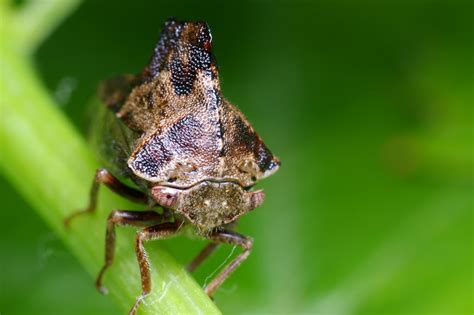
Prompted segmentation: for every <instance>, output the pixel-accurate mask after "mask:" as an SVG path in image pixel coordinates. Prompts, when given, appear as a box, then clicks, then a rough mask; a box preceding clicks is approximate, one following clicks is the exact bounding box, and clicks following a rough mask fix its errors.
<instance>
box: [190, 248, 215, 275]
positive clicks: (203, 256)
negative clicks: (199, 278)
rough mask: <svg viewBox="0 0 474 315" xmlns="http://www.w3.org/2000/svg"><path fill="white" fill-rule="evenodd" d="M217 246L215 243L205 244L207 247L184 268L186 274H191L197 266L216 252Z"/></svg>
mask: <svg viewBox="0 0 474 315" xmlns="http://www.w3.org/2000/svg"><path fill="white" fill-rule="evenodd" d="M217 246H219V244H217V243H209V244H207V246H206V247H204V248H203V249H202V250H201V251H200V252H199V254H197V256H196V257H194V259H193V260H192V261H191V262H190V263H189V265H188V266H187V267H186V269H187V270H188V272H193V271H194V270H196V268H197V267H199V265H200V264H201V263H202V262H203V261H204V260H205V259H206V258H207V257H209V255H211V254H212V253H213V252H214V251H215V250H216V248H217Z"/></svg>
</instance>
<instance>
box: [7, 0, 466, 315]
mask: <svg viewBox="0 0 474 315" xmlns="http://www.w3.org/2000/svg"><path fill="white" fill-rule="evenodd" d="M45 1H46V0H45ZM18 5H21V1H20V2H19V4H18ZM473 12H474V11H473V2H472V1H383V2H382V1H380V2H378V1H363V2H357V3H356V2H352V1H312V2H310V1H304V2H303V1H296V2H291V1H263V0H262V1H242V2H233V3H224V2H217V1H215V2H209V1H199V2H198V1H175V2H172V1H166V2H164V1H153V2H152V1H147V2H145V1H133V2H120V3H119V2H116V1H89V2H84V3H83V4H82V5H81V6H80V7H79V8H78V10H77V11H76V12H75V13H74V14H73V15H72V16H71V17H69V18H68V19H67V20H66V21H65V22H64V23H63V24H62V25H61V26H60V27H59V28H58V29H57V30H56V31H55V32H54V33H53V34H52V35H51V36H50V37H49V38H48V39H47V41H46V42H45V43H44V44H43V45H42V46H41V47H40V49H39V51H38V52H37V53H36V55H35V61H36V65H37V68H38V70H39V73H40V75H41V77H42V78H43V80H44V82H45V84H46V85H47V87H48V89H49V90H50V92H51V94H52V95H54V97H55V98H56V100H57V102H58V104H60V105H61V110H63V111H64V112H65V114H66V115H67V116H68V117H69V118H70V119H71V120H72V121H73V122H74V124H75V125H76V127H77V128H78V129H79V130H81V131H82V132H83V134H84V135H85V136H86V135H87V130H88V121H89V117H90V116H88V115H90V112H91V111H90V109H89V108H88V106H87V104H88V103H89V101H90V99H91V98H92V97H93V96H94V94H95V90H96V86H97V84H98V82H100V81H101V80H102V79H105V78H108V77H110V76H113V75H116V74H122V73H137V72H139V71H141V69H142V68H143V67H144V65H145V64H146V62H147V61H148V58H149V57H150V55H151V53H152V50H153V48H154V45H155V42H156V41H157V39H158V34H159V32H160V28H161V24H162V23H163V22H164V21H165V20H166V19H167V18H168V17H169V16H174V17H176V18H178V19H191V20H204V21H206V22H207V23H208V24H209V25H210V27H211V29H212V33H213V47H214V53H215V56H216V59H217V62H218V65H219V68H220V77H221V83H222V88H223V92H224V95H225V96H226V97H227V98H228V99H229V100H230V101H231V102H233V103H234V104H236V105H237V106H238V107H239V108H240V109H241V110H242V111H243V112H244V113H245V114H246V115H247V117H248V118H249V120H250V121H251V122H252V123H253V125H254V127H255V129H256V130H257V131H258V132H259V133H260V135H261V136H262V138H263V139H264V140H265V142H266V143H267V145H268V146H269V147H270V148H271V150H272V151H273V152H274V153H275V154H276V155H278V156H279V157H280V158H281V160H282V167H281V169H280V171H279V172H278V173H276V174H275V175H274V176H273V177H271V178H269V179H267V180H265V181H263V182H262V183H260V184H259V185H258V187H260V188H264V189H265V191H266V193H267V199H266V202H265V203H264V205H263V206H262V207H261V208H259V209H258V210H256V211H254V212H252V213H250V214H248V215H247V216H245V217H244V218H243V219H242V220H241V222H240V225H239V227H238V231H240V232H241V233H244V234H247V235H250V236H252V237H254V239H255V247H254V251H253V253H252V255H251V256H250V258H249V259H248V260H247V261H246V262H245V264H243V265H242V267H241V268H240V269H238V271H237V272H236V273H235V274H234V275H233V276H232V277H231V278H230V279H229V280H228V281H226V282H225V284H224V285H223V287H222V289H221V290H220V291H218V293H217V294H216V295H215V301H216V303H217V305H218V306H219V308H220V309H221V310H222V311H223V312H224V314H472V313H473V312H474V306H473V303H474V302H473V301H474V284H473V283H474V275H473V268H474V267H473V266H474V265H473V256H472V255H473V223H474V221H473V209H474V205H473V196H474V195H473V179H474V173H473V163H474V162H473V155H474V152H473V151H474V150H473V145H474V141H473V140H474V139H473V131H474V129H473V117H474V113H473V105H474V102H473V101H474V100H473V86H474V84H473V83H474V75H473V66H474V65H473V56H474V54H473V53H474V51H473ZM45 123H47V122H45ZM66 145H67V144H66ZM92 176H93V174H92V173H91V178H92ZM65 180H66V179H65ZM45 184H47V183H45ZM65 185H67V182H66V181H65ZM0 187H1V188H0V189H1V190H0V191H1V199H2V204H3V206H2V209H3V210H2V220H0V231H1V232H0V233H1V234H0V235H1V237H0V244H1V249H2V251H1V252H0V261H1V262H2V265H4V266H5V267H4V270H3V272H1V273H0V284H1V287H2V288H1V293H0V294H1V295H0V312H1V313H2V314H8V315H10V314H12V315H13V314H115V313H117V312H118V309H117V307H116V306H115V304H114V302H113V301H112V300H111V299H110V298H109V297H103V296H101V295H99V294H98V293H97V292H96V291H95V288H94V286H93V279H91V277H90V276H89V275H88V274H86V272H85V271H83V270H82V268H81V266H80V265H79V264H78V262H76V260H75V258H74V257H72V256H71V254H69V253H68V251H67V249H66V248H65V247H64V246H63V245H62V243H61V241H60V240H59V239H58V238H57V237H56V236H55V235H54V234H53V233H52V232H51V231H50V230H49V229H48V227H47V226H46V225H45V223H43V221H42V220H41V219H40V218H39V216H38V215H37V214H36V212H35V211H34V210H33V209H31V208H30V206H29V205H28V204H26V203H25V201H24V200H23V199H22V197H21V196H20V195H19V194H18V193H17V192H15V190H14V188H12V187H11V186H10V185H9V184H8V183H7V182H6V180H5V179H4V178H3V177H0ZM84 199H86V196H84ZM104 229H105V224H104ZM130 235H131V234H126V233H124V232H119V234H118V236H119V238H121V237H128V239H127V241H130V242H132V241H133V239H132V238H131V237H130ZM100 241H102V240H100ZM153 246H156V245H155V244H153V245H152V244H150V246H149V247H148V248H150V250H152V248H153ZM158 246H163V247H165V248H167V250H169V251H170V252H171V253H172V254H173V256H175V257H176V259H178V260H179V261H180V262H182V263H183V264H185V263H187V262H188V261H189V260H190V259H191V258H192V257H193V255H194V254H195V253H197V252H198V251H199V249H200V248H201V247H202V246H203V243H202V242H200V241H196V240H189V239H186V238H177V239H173V240H170V241H163V242H161V244H160V245H158ZM231 251H232V248H230V247H225V246H223V247H221V248H220V249H219V251H218V252H217V253H216V254H215V255H214V256H213V257H212V259H210V260H209V261H207V262H206V264H205V265H204V266H203V267H202V268H201V269H199V271H198V272H197V274H196V278H197V280H198V281H199V282H200V283H204V282H205V280H206V278H207V277H208V276H209V275H210V274H211V273H212V272H213V271H214V270H215V269H216V268H217V267H218V266H219V265H220V264H221V262H222V261H223V260H225V259H226V258H227V257H228V255H229V254H230V253H231ZM130 254H132V253H130ZM99 268H100V266H97V270H99ZM110 289H111V290H113V288H110ZM137 294H138V291H137Z"/></svg>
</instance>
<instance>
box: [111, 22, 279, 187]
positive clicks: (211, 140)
mask: <svg viewBox="0 0 474 315" xmlns="http://www.w3.org/2000/svg"><path fill="white" fill-rule="evenodd" d="M130 81H131V82H133V83H134V84H136V82H141V83H140V84H137V85H136V86H135V87H134V88H133V89H131V92H130V94H129V95H128V97H127V98H126V101H125V102H123V106H122V107H121V108H120V110H118V111H117V114H116V115H117V117H118V118H120V119H122V120H123V121H124V122H125V124H126V125H127V126H128V127H129V128H131V129H132V130H134V131H137V132H139V133H141V134H142V137H141V138H140V140H139V141H138V142H137V143H136V145H135V150H134V152H133V153H132V155H131V157H130V159H129V161H128V165H129V167H130V169H131V170H132V171H133V172H134V173H135V175H136V176H138V177H140V178H143V179H145V180H147V181H149V182H155V183H159V184H165V183H172V184H173V185H174V186H176V187H190V186H192V185H194V184H196V183H199V182H201V181H203V180H206V179H214V180H222V181H235V182H237V183H239V184H240V185H242V186H245V187H249V186H252V185H253V184H255V182H256V181H258V180H259V179H261V178H264V177H266V176H268V175H270V174H271V173H273V172H274V171H275V170H276V169H277V168H278V165H279V161H278V159H277V158H276V157H274V156H273V155H272V154H271V152H270V151H269V150H268V148H267V147H266V146H265V144H264V143H263V141H262V140H261V139H260V137H259V136H258V134H257V133H256V132H255V131H254V130H253V128H252V126H251V125H250V124H249V122H248V121H247V119H246V118H245V117H244V115H243V114H242V113H241V112H240V111H239V110H238V109H237V108H236V107H235V106H233V105H232V104H230V103H229V102H228V101H226V100H225V99H224V98H223V96H222V93H221V90H220V83H219V78H218V75H217V70H216V67H215V64H214V58H213V56H212V53H211V35H210V31H209V28H208V26H207V25H206V24H205V23H200V22H197V23H189V22H177V21H174V20H170V21H168V22H167V23H166V24H165V27H164V30H163V32H162V37H161V39H160V41H159V43H158V45H157V48H156V49H155V54H154V56H153V57H152V59H151V63H150V65H149V66H147V67H146V68H145V70H144V71H143V72H142V73H141V74H140V75H138V76H137V77H136V78H135V79H134V80H130ZM106 100H107V101H108V102H109V103H112V102H111V101H110V100H109V98H107V99H106ZM114 104H116V103H114ZM114 106H115V105H114ZM114 108H115V107H114Z"/></svg>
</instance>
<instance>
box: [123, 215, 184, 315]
mask: <svg viewBox="0 0 474 315" xmlns="http://www.w3.org/2000/svg"><path fill="white" fill-rule="evenodd" d="M181 225H182V222H180V221H177V222H174V223H170V222H166V223H161V224H158V225H154V226H150V227H147V228H145V229H143V230H141V231H138V233H137V236H136V239H135V240H136V241H135V252H136V254H137V260H138V266H139V268H140V277H141V282H142V294H141V295H140V296H139V297H138V298H137V300H136V301H135V304H134V305H133V307H132V309H131V310H130V313H129V315H134V314H135V313H136V311H137V308H138V305H139V304H140V302H141V301H142V300H143V299H144V298H145V296H146V295H147V294H149V293H150V292H151V273H150V261H149V260H148V255H147V252H146V250H145V247H144V243H145V242H147V241H152V240H158V239H165V238H169V237H171V236H173V235H174V234H176V233H177V232H178V230H179V228H180V227H181Z"/></svg>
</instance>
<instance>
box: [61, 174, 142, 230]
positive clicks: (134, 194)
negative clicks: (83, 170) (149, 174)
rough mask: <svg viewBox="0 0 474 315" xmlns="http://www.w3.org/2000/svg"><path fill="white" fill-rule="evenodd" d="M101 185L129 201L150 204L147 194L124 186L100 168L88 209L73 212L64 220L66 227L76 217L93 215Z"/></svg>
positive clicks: (91, 192)
mask: <svg viewBox="0 0 474 315" xmlns="http://www.w3.org/2000/svg"><path fill="white" fill-rule="evenodd" d="M100 184H105V185H106V186H107V187H109V188H110V189H111V190H112V191H113V192H115V193H116V194H118V195H120V196H123V197H125V198H127V199H129V200H132V201H135V202H138V203H145V204H146V203H147V202H148V197H147V195H146V194H144V193H143V192H141V191H139V190H137V189H134V188H131V187H128V186H127V185H125V184H123V183H122V182H120V181H119V180H118V179H117V177H115V176H114V175H113V174H112V173H110V172H109V171H108V170H106V169H105V168H99V169H98V170H97V171H96V173H95V177H94V181H93V182H92V186H91V190H90V196H89V205H88V206H87V208H85V209H83V210H79V211H76V212H73V213H72V214H70V215H69V216H67V217H66V219H64V224H65V225H66V227H67V226H69V224H70V223H71V220H72V219H74V218H75V217H77V216H79V215H81V214H84V213H93V212H94V211H95V209H96V206H97V194H98V192H99V187H100Z"/></svg>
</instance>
